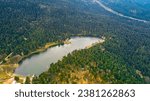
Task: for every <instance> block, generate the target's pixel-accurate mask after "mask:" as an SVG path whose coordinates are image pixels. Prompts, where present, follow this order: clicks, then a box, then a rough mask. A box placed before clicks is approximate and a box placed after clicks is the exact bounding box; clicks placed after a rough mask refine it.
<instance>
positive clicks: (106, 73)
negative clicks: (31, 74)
mask: <svg viewBox="0 0 150 101" xmlns="http://www.w3.org/2000/svg"><path fill="white" fill-rule="evenodd" d="M87 1H88V0H87ZM0 12H1V14H0V60H3V59H4V57H6V56H7V55H8V54H10V53H12V52H13V55H14V56H15V55H18V54H19V55H21V54H24V55H27V54H29V53H31V52H32V51H35V50H36V49H37V48H40V47H42V46H43V45H45V44H46V43H47V42H54V41H60V40H64V39H66V38H69V37H72V36H78V35H80V36H94V37H101V36H105V37H106V42H105V43H104V44H103V45H101V44H98V45H96V46H94V47H92V48H90V49H87V50H81V51H75V52H73V53H72V54H69V55H68V56H67V57H64V58H63V60H62V61H59V62H58V63H56V64H51V68H50V69H49V70H48V71H46V72H44V73H42V74H41V75H40V76H39V77H35V78H34V79H33V83H150V51H149V50H150V45H149V44H150V27H149V26H150V24H149V23H142V22H137V21H132V20H129V19H124V18H120V17H118V16H115V15H113V14H110V13H109V12H107V11H105V10H104V9H102V8H101V7H99V5H97V4H94V3H91V2H84V0H69V1H68V0H1V1H0ZM102 48H104V49H105V50H104V51H102ZM78 73H79V74H80V73H81V74H83V77H82V75H81V77H82V78H81V77H78V76H77V75H73V74H78Z"/></svg>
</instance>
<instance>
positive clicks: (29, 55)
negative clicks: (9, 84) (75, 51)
mask: <svg viewBox="0 0 150 101" xmlns="http://www.w3.org/2000/svg"><path fill="white" fill-rule="evenodd" d="M76 37H85V36H76ZM86 37H88V36H86ZM73 38H75V37H73ZM92 38H98V37H92ZM69 39H70V38H68V39H66V40H63V41H61V42H51V43H52V44H51V43H46V44H45V46H43V47H41V48H39V49H37V50H36V51H33V52H31V53H29V54H28V55H25V56H22V57H21V59H20V61H18V63H17V67H15V69H14V72H12V73H11V78H12V77H13V78H14V77H15V76H18V77H20V76H21V77H24V78H25V77H26V76H23V75H18V74H15V70H16V69H17V68H18V67H19V66H20V63H21V62H22V61H23V60H25V59H26V58H30V57H31V56H34V55H36V54H39V53H42V52H44V51H46V50H48V49H49V48H51V47H55V46H58V45H64V44H71V42H69ZM99 39H100V40H102V39H103V38H99ZM100 40H99V42H96V44H98V43H103V41H102V42H101V41H100ZM104 40H105V39H104ZM94 45H95V44H93V45H91V46H90V47H92V46H94ZM90 47H89V48H90ZM85 49H87V47H85ZM0 66H1V65H0ZM8 66H9V64H8ZM7 80H8V79H7Z"/></svg>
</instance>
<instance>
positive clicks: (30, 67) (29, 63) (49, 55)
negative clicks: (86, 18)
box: [15, 37, 100, 76]
mask: <svg viewBox="0 0 150 101" xmlns="http://www.w3.org/2000/svg"><path fill="white" fill-rule="evenodd" d="M99 40H100V39H99V38H94V37H75V38H71V39H70V41H71V44H65V45H62V46H55V47H51V48H49V49H47V50H46V51H45V52H42V53H39V54H36V55H33V56H31V57H29V58H26V59H25V60H23V61H22V63H20V66H19V67H18V68H17V69H16V70H15V74H19V75H24V76H27V75H33V74H35V75H39V74H41V73H42V72H44V71H46V70H48V68H49V67H50V64H51V63H56V62H57V61H58V60H61V59H62V58H63V57H64V56H66V55H67V54H68V53H71V52H73V51H74V50H80V49H84V48H85V47H86V46H89V45H91V44H93V43H96V42H98V41H99Z"/></svg>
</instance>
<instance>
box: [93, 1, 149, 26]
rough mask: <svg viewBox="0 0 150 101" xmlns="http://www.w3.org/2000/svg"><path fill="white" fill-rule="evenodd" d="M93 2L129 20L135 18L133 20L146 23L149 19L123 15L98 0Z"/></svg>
mask: <svg viewBox="0 0 150 101" xmlns="http://www.w3.org/2000/svg"><path fill="white" fill-rule="evenodd" d="M93 2H95V3H97V4H99V6H101V7H102V8H104V9H105V10H106V11H108V12H110V13H112V14H115V15H118V16H120V17H124V18H127V19H130V20H135V21H140V22H144V23H148V22H149V21H147V20H142V19H138V18H134V17H130V16H126V15H123V14H122V13H119V12H117V11H114V10H113V9H111V8H109V7H107V6H105V5H104V4H103V3H102V2H101V1H100V0H93Z"/></svg>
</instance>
